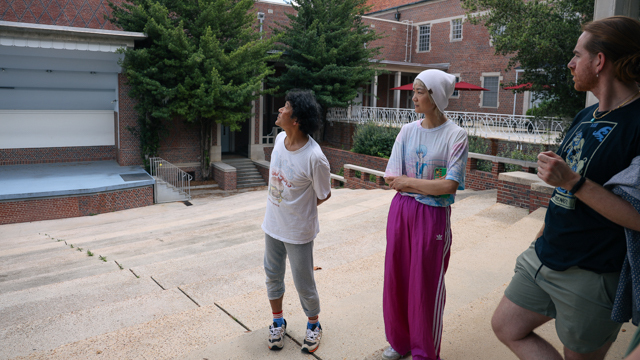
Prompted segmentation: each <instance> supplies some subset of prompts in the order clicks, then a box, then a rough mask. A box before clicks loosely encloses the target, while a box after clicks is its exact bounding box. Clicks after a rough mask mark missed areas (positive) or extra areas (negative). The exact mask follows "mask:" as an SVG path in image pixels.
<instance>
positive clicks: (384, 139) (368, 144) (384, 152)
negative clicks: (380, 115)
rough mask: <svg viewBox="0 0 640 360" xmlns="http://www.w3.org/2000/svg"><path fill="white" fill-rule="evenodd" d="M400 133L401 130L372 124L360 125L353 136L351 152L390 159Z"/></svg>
mask: <svg viewBox="0 0 640 360" xmlns="http://www.w3.org/2000/svg"><path fill="white" fill-rule="evenodd" d="M399 132H400V128H394V127H383V126H378V125H376V124H372V123H369V124H365V125H360V126H358V128H356V131H355V133H354V134H353V149H351V151H353V152H355V153H358V154H365V155H372V156H379V157H383V158H389V156H391V150H392V149H393V143H394V142H395V141H396V137H397V136H398V133H399Z"/></svg>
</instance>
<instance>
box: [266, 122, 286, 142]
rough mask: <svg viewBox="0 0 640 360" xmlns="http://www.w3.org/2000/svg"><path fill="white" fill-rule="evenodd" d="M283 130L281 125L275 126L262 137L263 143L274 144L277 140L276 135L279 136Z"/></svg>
mask: <svg viewBox="0 0 640 360" xmlns="http://www.w3.org/2000/svg"><path fill="white" fill-rule="evenodd" d="M281 132H282V128H281V127H279V126H274V127H273V128H272V129H271V132H270V133H269V134H267V135H265V136H263V137H262V143H263V144H273V143H274V142H275V141H276V137H277V136H278V134H280V133H281Z"/></svg>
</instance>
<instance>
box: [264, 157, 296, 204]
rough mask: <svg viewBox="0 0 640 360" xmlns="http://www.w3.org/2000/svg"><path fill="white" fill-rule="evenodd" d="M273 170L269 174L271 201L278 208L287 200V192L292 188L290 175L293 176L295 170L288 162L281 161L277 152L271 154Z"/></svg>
mask: <svg viewBox="0 0 640 360" xmlns="http://www.w3.org/2000/svg"><path fill="white" fill-rule="evenodd" d="M271 163H272V165H271V168H270V173H269V200H270V201H271V203H273V204H274V205H276V206H279V205H278V204H279V203H281V202H282V200H286V195H285V190H286V189H287V188H290V187H291V183H290V182H289V179H288V178H289V177H290V176H287V175H288V174H289V175H291V174H293V169H292V168H291V166H290V165H289V163H288V161H287V160H284V161H283V160H281V159H280V156H279V154H278V152H277V151H274V152H273V154H271Z"/></svg>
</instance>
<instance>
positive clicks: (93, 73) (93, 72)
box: [89, 71, 97, 75]
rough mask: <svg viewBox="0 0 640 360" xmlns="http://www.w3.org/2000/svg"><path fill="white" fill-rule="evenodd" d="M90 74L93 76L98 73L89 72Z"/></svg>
mask: <svg viewBox="0 0 640 360" xmlns="http://www.w3.org/2000/svg"><path fill="white" fill-rule="evenodd" d="M89 74H91V75H95V74H97V72H95V71H91V72H89Z"/></svg>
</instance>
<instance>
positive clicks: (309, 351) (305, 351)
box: [302, 345, 320, 354]
mask: <svg viewBox="0 0 640 360" xmlns="http://www.w3.org/2000/svg"><path fill="white" fill-rule="evenodd" d="M319 347H320V345H318V346H316V347H315V349H313V350H309V348H302V352H303V353H306V354H313V353H314V352H316V350H318V348H319Z"/></svg>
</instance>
